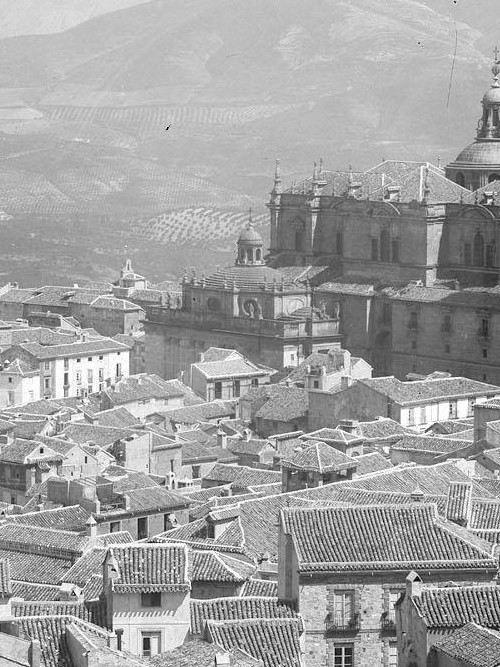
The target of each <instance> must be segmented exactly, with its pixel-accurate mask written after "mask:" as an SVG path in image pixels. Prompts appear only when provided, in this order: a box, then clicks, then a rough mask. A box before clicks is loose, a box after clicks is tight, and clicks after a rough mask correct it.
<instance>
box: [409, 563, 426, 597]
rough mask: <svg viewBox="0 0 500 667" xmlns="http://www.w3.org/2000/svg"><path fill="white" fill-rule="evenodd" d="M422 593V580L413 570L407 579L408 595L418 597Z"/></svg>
mask: <svg viewBox="0 0 500 667" xmlns="http://www.w3.org/2000/svg"><path fill="white" fill-rule="evenodd" d="M421 593H422V579H421V578H420V577H419V576H418V574H417V573H416V572H415V570H412V571H411V572H410V574H409V575H408V576H407V577H406V595H408V596H409V597H416V596H419V595H421Z"/></svg>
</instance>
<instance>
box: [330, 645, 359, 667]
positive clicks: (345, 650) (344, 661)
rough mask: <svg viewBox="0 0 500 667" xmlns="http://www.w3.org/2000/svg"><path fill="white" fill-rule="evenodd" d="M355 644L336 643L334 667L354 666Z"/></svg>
mask: <svg viewBox="0 0 500 667" xmlns="http://www.w3.org/2000/svg"><path fill="white" fill-rule="evenodd" d="M353 665H354V646H353V645H352V644H335V647H334V653H333V667H353Z"/></svg>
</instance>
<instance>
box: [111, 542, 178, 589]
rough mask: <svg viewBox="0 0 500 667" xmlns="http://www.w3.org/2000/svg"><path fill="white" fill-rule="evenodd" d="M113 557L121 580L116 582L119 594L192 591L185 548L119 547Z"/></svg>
mask: <svg viewBox="0 0 500 667" xmlns="http://www.w3.org/2000/svg"><path fill="white" fill-rule="evenodd" d="M109 557H111V558H114V559H116V562H117V564H118V572H119V577H118V578H117V579H114V580H113V590H114V591H116V592H117V593H129V592H134V591H141V592H158V591H173V590H178V591H187V590H189V580H188V578H187V549H186V547H185V546H184V545H181V544H141V545H139V546H138V545H135V544H134V545H119V546H113V547H110V549H109Z"/></svg>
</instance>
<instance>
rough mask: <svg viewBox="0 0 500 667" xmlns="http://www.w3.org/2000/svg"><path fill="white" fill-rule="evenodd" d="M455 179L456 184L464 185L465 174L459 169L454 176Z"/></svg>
mask: <svg viewBox="0 0 500 667" xmlns="http://www.w3.org/2000/svg"><path fill="white" fill-rule="evenodd" d="M455 181H456V183H457V185H461V186H462V187H463V188H464V187H465V176H464V175H463V174H462V172H461V171H459V172H458V174H457V175H456V176H455Z"/></svg>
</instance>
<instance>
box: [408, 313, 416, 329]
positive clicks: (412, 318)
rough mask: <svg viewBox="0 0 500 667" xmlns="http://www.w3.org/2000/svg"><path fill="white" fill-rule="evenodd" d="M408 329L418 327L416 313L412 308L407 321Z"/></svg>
mask: <svg viewBox="0 0 500 667" xmlns="http://www.w3.org/2000/svg"><path fill="white" fill-rule="evenodd" d="M408 327H409V328H410V329H418V313H417V312H416V311H414V310H412V311H411V313H410V321H409V322H408Z"/></svg>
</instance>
